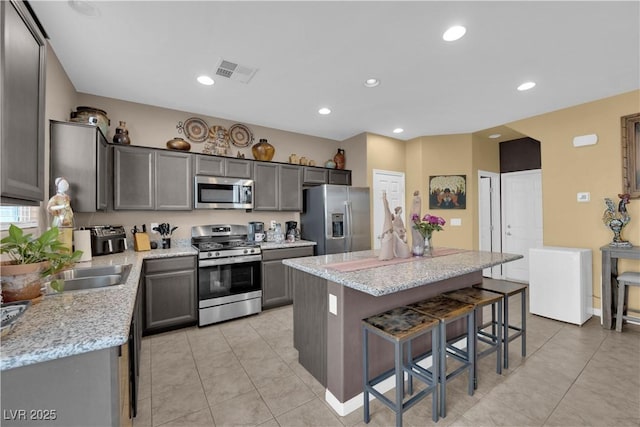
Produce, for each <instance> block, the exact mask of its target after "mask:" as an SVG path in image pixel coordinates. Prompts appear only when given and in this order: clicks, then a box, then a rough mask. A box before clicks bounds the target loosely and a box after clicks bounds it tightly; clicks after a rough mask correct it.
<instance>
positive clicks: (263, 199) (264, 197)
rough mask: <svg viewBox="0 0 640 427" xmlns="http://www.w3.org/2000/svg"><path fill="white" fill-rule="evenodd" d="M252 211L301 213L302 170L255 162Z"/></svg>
mask: <svg viewBox="0 0 640 427" xmlns="http://www.w3.org/2000/svg"><path fill="white" fill-rule="evenodd" d="M253 176H254V187H253V194H254V203H253V210H258V211H298V212H300V211H302V168H301V167H300V166H297V165H287V164H277V163H268V162H255V163H254V165H253Z"/></svg>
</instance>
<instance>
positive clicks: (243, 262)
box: [198, 255, 261, 308]
mask: <svg viewBox="0 0 640 427" xmlns="http://www.w3.org/2000/svg"><path fill="white" fill-rule="evenodd" d="M260 260H261V256H260V255H258V256H253V255H252V256H247V257H233V258H226V259H212V260H200V262H199V264H198V299H199V303H200V304H199V306H200V308H203V307H207V306H210V305H211V303H215V302H214V301H211V300H216V299H217V300H220V299H223V300H225V301H226V302H233V301H239V300H242V299H244V298H246V297H247V295H248V294H249V295H255V293H256V292H258V293H259V294H260V295H261V292H260V291H261V276H260ZM218 303H219V302H218Z"/></svg>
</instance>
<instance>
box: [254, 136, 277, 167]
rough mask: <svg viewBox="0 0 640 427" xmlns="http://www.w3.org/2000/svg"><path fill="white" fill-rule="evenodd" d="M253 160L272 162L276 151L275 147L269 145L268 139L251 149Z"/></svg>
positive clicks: (262, 140)
mask: <svg viewBox="0 0 640 427" xmlns="http://www.w3.org/2000/svg"><path fill="white" fill-rule="evenodd" d="M251 152H252V153H253V158H254V159H256V160H265V161H267V162H268V161H271V159H273V155H274V154H275V152H276V149H275V147H274V146H273V145H271V144H269V143H268V142H267V140H266V139H264V138H263V139H261V140H260V142H258V143H257V144H256V145H254V146H253V147H251Z"/></svg>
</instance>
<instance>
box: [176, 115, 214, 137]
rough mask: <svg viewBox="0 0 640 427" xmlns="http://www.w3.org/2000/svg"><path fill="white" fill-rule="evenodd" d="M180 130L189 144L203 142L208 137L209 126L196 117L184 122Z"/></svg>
mask: <svg viewBox="0 0 640 427" xmlns="http://www.w3.org/2000/svg"><path fill="white" fill-rule="evenodd" d="M182 129H183V130H184V134H185V135H186V136H187V138H189V141H191V142H204V141H206V140H207V138H208V137H209V126H208V125H207V123H206V122H205V121H204V120H202V119H199V118H197V117H191V118H190V119H187V120H185V122H184V124H183V125H182Z"/></svg>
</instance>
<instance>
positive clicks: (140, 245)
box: [133, 233, 151, 252]
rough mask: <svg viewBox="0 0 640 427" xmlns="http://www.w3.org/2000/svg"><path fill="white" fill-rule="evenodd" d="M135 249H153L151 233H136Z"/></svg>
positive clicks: (134, 238)
mask: <svg viewBox="0 0 640 427" xmlns="http://www.w3.org/2000/svg"><path fill="white" fill-rule="evenodd" d="M133 249H134V250H136V251H137V252H141V251H149V250H151V244H150V243H149V235H148V234H147V233H136V234H134V235H133Z"/></svg>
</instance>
